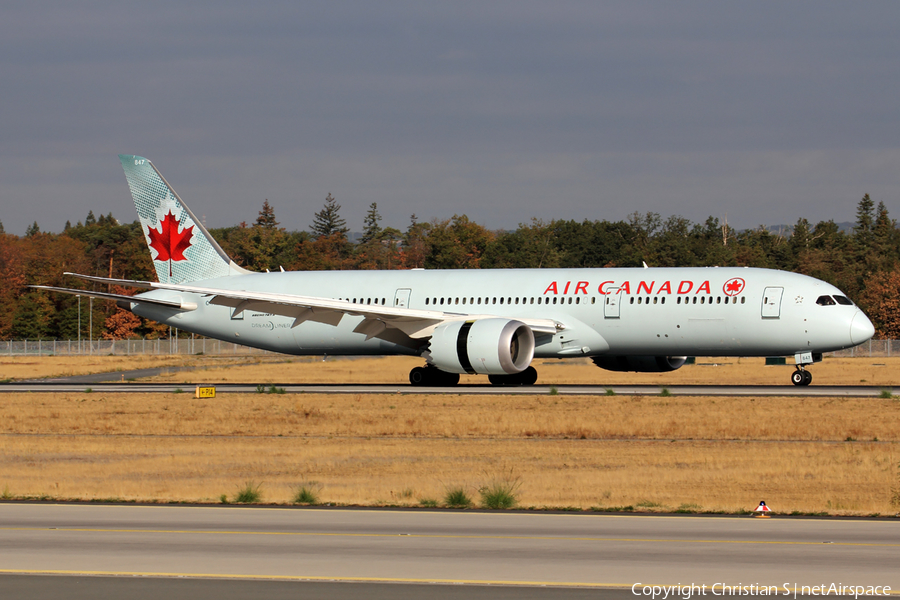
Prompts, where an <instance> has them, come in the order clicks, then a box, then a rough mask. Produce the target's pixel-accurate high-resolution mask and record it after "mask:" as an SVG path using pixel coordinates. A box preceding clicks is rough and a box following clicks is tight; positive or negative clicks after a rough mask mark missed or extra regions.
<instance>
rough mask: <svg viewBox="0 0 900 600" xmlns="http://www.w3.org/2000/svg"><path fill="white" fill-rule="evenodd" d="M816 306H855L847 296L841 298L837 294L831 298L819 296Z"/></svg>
mask: <svg viewBox="0 0 900 600" xmlns="http://www.w3.org/2000/svg"><path fill="white" fill-rule="evenodd" d="M816 304H818V305H819V306H834V305H835V304H840V305H842V306H853V302H851V300H850V298H848V297H847V296H839V295H837V294H835V295H834V297H831V296H819V297H818V298H816Z"/></svg>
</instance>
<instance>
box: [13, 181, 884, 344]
mask: <svg viewBox="0 0 900 600" xmlns="http://www.w3.org/2000/svg"><path fill="white" fill-rule="evenodd" d="M210 233H211V234H212V235H213V237H215V238H216V240H217V241H218V242H219V244H220V245H221V246H222V248H223V249H224V250H225V251H226V252H227V253H228V254H229V255H230V256H231V257H232V258H233V259H234V261H235V262H236V263H238V264H239V265H241V266H243V267H245V268H247V269H250V270H254V271H265V270H267V269H268V270H272V271H275V270H278V269H280V268H284V269H285V270H289V271H290V270H295V271H303V270H327V269H342V270H353V269H412V268H426V269H491V268H552V267H585V268H587V267H640V266H642V265H643V264H644V263H646V264H647V265H650V266H654V267H693V266H749V267H765V268H772V269H782V270H787V271H793V272H797V273H804V274H807V275H810V276H812V277H816V278H818V279H822V280H824V281H827V282H829V283H832V284H834V285H835V286H837V287H838V288H840V289H841V290H843V291H844V292H846V293H847V295H848V296H850V298H852V299H853V300H854V301H855V302H856V303H857V304H858V305H859V306H860V307H861V308H862V309H863V310H865V311H866V313H867V314H868V315H869V317H870V318H871V319H872V321H873V323H874V324H875V327H876V329H877V334H876V335H877V336H879V337H883V338H900V314H898V300H900V229H898V227H897V223H896V221H895V220H893V219H891V218H890V216H889V215H888V211H887V209H886V208H885V205H884V203H883V202H880V203H878V205H877V206H876V205H875V203H874V201H873V200H872V199H871V198H870V197H869V195H868V194H866V195H865V196H863V198H862V199H861V200H860V201H859V203H858V204H857V207H856V221H855V223H854V224H853V226H852V228H850V229H849V230H846V231H845V230H842V229H841V227H839V226H838V225H837V224H836V223H835V222H834V221H820V222H818V223H816V224H815V225H813V224H811V223H810V222H809V221H808V220H807V219H804V218H801V219H799V220H798V221H797V222H796V223H795V224H794V225H793V226H792V227H790V228H789V231H786V232H773V231H771V230H770V229H768V228H766V227H763V226H760V227H758V228H756V229H748V230H744V231H736V230H735V229H733V228H732V227H730V226H728V225H727V224H726V223H722V222H720V221H719V219H717V218H714V217H709V218H708V219H706V221H705V222H703V223H693V222H691V221H690V220H688V219H685V218H684V217H680V216H671V217H668V218H663V217H661V216H660V215H659V214H657V213H652V212H650V213H645V214H639V213H634V214H632V215H630V216H629V217H628V218H627V219H625V220H622V221H615V222H612V221H588V220H584V221H574V220H553V221H550V222H543V221H539V220H532V221H531V222H529V223H523V224H520V225H519V226H518V228H517V229H515V230H514V231H491V230H489V229H487V228H485V227H483V226H481V225H479V224H477V223H475V222H473V221H471V220H470V219H469V218H468V217H467V216H466V215H454V216H453V217H452V218H450V219H446V220H437V219H433V220H431V221H420V220H419V219H418V218H417V217H416V215H412V216H411V217H410V220H409V223H408V224H407V225H406V227H405V228H404V229H397V228H394V227H385V226H383V225H382V218H381V215H380V214H379V212H378V206H377V204H376V203H374V202H373V203H372V204H371V205H370V206H369V208H368V211H367V212H366V215H365V218H364V221H363V230H362V234H361V236H360V237H359V239H358V240H355V241H354V242H351V241H350V240H349V239H348V233H349V228H348V227H347V222H346V220H345V219H344V218H343V216H342V215H341V205H340V204H338V203H337V201H336V200H335V199H334V198H333V197H332V196H331V195H330V194H329V195H328V197H327V198H326V200H325V204H324V205H323V208H322V210H320V211H319V212H317V213H316V214H315V218H314V221H313V223H312V224H311V225H310V227H309V229H308V230H304V231H288V230H287V229H285V228H284V227H281V226H280V223H279V222H278V221H277V220H276V217H275V211H274V209H273V208H272V206H271V205H270V204H269V202H268V200H266V201H264V202H263V205H262V208H261V209H260V211H259V213H258V216H257V218H256V220H255V222H253V223H251V224H248V223H246V222H242V223H240V224H239V225H236V226H233V227H224V228H218V229H212V230H210ZM65 271H70V272H76V273H83V274H88V275H96V276H102V277H114V278H121V279H138V280H152V279H154V278H155V270H154V268H153V265H152V261H151V259H150V254H149V252H148V250H147V247H146V244H145V242H144V234H143V231H142V229H141V225H140V222H139V221H134V222H132V223H119V222H118V221H117V220H116V219H114V218H113V216H112V214H109V215H106V216H103V215H101V216H100V217H99V218H98V217H95V216H94V214H93V212H90V213H88V216H87V218H86V219H85V220H84V222H78V223H77V224H75V225H71V224H70V223H66V226H65V228H64V229H63V231H62V232H61V233H50V232H44V231H41V229H40V227H39V226H38V224H37V223H34V224H33V225H31V226H30V227H29V228H28V230H27V232H26V234H25V236H22V237H19V236H15V235H11V234H8V233H5V232H4V231H3V225H2V223H0V281H2V287H0V339H2V340H9V339H51V338H59V339H75V338H76V337H78V334H79V313H80V315H81V318H80V327H81V330H80V331H81V337H82V338H87V337H89V336H93V337H94V338H95V339H99V338H107V339H124V338H129V337H141V336H143V337H147V338H156V337H166V336H167V335H169V334H170V333H169V331H168V328H167V327H165V326H161V325H159V324H157V323H154V322H152V321H147V320H145V319H141V318H139V317H137V316H135V315H133V314H131V313H130V312H127V311H123V310H121V309H118V308H117V307H116V306H115V304H113V303H111V302H106V301H94V302H93V306H92V307H91V306H90V304H91V303H89V302H88V301H87V299H86V298H82V303H81V307H80V309H79V307H78V299H77V298H76V297H74V296H69V295H65V294H54V293H48V292H45V291H42V290H34V289H30V288H29V287H28V286H29V285H35V284H40V285H50V286H59V287H70V288H78V289H88V287H87V286H90V285H92V284H89V283H86V282H83V281H80V280H75V279H73V278H70V277H65V276H63V275H62V273H63V272H65ZM103 287H104V288H105V286H103ZM98 289H99V288H98ZM101 291H106V289H101ZM110 291H112V292H114V293H120V294H130V293H133V291H134V290H129V289H126V288H116V287H115V286H113V287H112V288H111V289H110ZM89 310H92V311H93V313H92V314H91V313H89ZM91 323H92V326H93V330H92V331H89V329H88V328H89V327H90V324H91Z"/></svg>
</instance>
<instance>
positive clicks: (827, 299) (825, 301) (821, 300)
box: [816, 296, 837, 306]
mask: <svg viewBox="0 0 900 600" xmlns="http://www.w3.org/2000/svg"><path fill="white" fill-rule="evenodd" d="M816 304H818V305H819V306H834V305H835V304H837V303H836V302H835V301H834V298H832V297H831V296H819V297H818V298H816Z"/></svg>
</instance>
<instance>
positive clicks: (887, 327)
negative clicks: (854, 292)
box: [858, 269, 900, 339]
mask: <svg viewBox="0 0 900 600" xmlns="http://www.w3.org/2000/svg"><path fill="white" fill-rule="evenodd" d="M858 303H859V306H860V308H862V309H863V311H865V313H866V314H867V315H868V316H869V318H870V319H871V320H872V324H874V325H875V335H876V337H881V338H887V339H900V269H894V270H892V271H889V272H881V273H876V274H875V275H873V276H872V277H871V278H870V279H869V280H868V281H867V284H866V287H865V289H863V291H862V292H861V294H860V296H859V298H858Z"/></svg>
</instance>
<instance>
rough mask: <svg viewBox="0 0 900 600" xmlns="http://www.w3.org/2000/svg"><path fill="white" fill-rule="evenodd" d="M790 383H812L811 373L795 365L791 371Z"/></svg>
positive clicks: (801, 366)
mask: <svg viewBox="0 0 900 600" xmlns="http://www.w3.org/2000/svg"><path fill="white" fill-rule="evenodd" d="M791 383H793V384H794V385H809V384H811V383H812V373H810V372H809V371H807V370H806V369H804V368H803V365H797V369H796V370H795V371H794V372H793V373H791Z"/></svg>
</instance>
